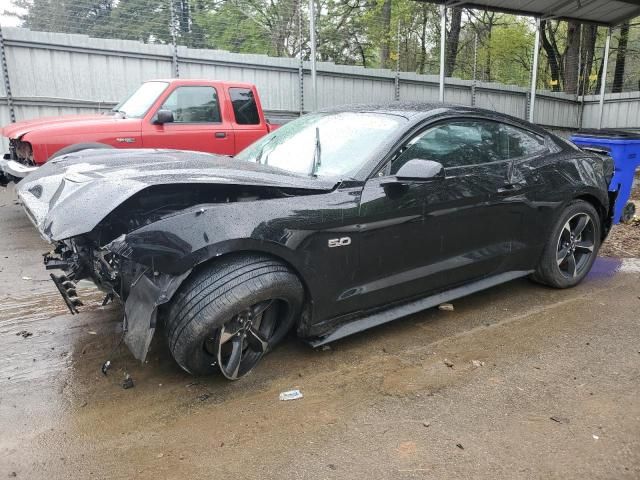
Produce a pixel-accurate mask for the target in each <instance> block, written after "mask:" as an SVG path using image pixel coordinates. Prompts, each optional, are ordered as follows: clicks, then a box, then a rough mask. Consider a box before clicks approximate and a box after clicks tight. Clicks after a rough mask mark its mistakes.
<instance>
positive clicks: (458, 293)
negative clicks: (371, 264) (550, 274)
mask: <svg viewBox="0 0 640 480" xmlns="http://www.w3.org/2000/svg"><path fill="white" fill-rule="evenodd" d="M530 273H533V270H515V271H512V272H505V273H500V274H498V275H494V276H491V277H487V278H483V279H482V280H477V281H475V282H472V283H468V284H466V285H463V286H461V287H457V288H453V289H451V290H447V291H446V292H441V293H438V294H436V295H431V296H429V297H425V298H420V299H418V300H414V301H413V302H409V303H403V304H402V305H397V306H394V307H391V308H389V309H387V310H382V311H379V312H376V313H373V314H372V315H369V316H366V317H362V318H359V319H357V320H352V321H350V322H348V323H345V324H344V325H341V326H339V327H338V328H336V329H335V330H334V331H333V332H331V333H330V334H328V335H326V336H324V337H319V338H311V339H308V340H307V343H309V344H310V345H311V346H312V347H320V346H322V345H325V344H327V343H331V342H333V341H335V340H338V339H340V338H344V337H347V336H349V335H352V334H354V333H358V332H361V331H363V330H367V329H369V328H372V327H377V326H378V325H382V324H383V323H387V322H390V321H392V320H396V319H398V318H401V317H406V316H407V315H412V314H414V313H417V312H420V311H422V310H426V309H428V308H432V307H435V306H437V305H440V304H441V303H445V302H450V301H451V300H456V299H458V298H461V297H466V296H467V295H471V294H472V293H476V292H480V291H482V290H486V289H487V288H491V287H495V286H496V285H500V284H501V283H505V282H509V281H511V280H515V279H516V278H521V277H526V276H527V275H529V274H530Z"/></svg>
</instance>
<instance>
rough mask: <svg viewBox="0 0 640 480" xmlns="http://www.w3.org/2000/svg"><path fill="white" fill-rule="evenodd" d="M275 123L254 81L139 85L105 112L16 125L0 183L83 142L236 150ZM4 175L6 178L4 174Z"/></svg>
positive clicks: (8, 133)
mask: <svg viewBox="0 0 640 480" xmlns="http://www.w3.org/2000/svg"><path fill="white" fill-rule="evenodd" d="M274 128H275V126H273V125H271V124H269V122H268V121H267V120H266V119H265V117H264V113H263V111H262V106H261V104H260V98H259V97H258V92H257V90H256V87H255V86H254V85H251V84H247V83H237V82H217V81H209V80H177V79H172V80H153V81H149V82H145V83H143V84H142V85H141V86H140V87H139V88H138V89H137V90H136V91H135V92H134V93H133V94H132V95H131V96H130V97H128V98H127V99H126V100H124V101H123V102H121V103H120V104H118V105H117V106H116V107H114V108H113V110H111V111H110V112H107V113H102V114H94V115H69V116H63V117H49V118H41V119H38V120H29V121H23V122H18V123H13V124H10V125H7V126H5V127H4V128H3V129H2V135H3V136H5V137H8V138H9V153H7V154H5V155H4V157H3V159H1V160H0V183H4V184H6V183H7V181H9V180H15V181H17V180H19V179H20V178H22V177H25V176H26V175H27V174H28V173H30V172H31V171H33V170H35V169H36V168H37V167H38V166H40V165H42V164H43V163H45V162H46V161H47V160H49V159H50V158H53V157H55V156H59V155H62V154H66V153H71V152H77V151H79V150H84V149H88V148H113V147H115V148H172V149H178V150H197V151H202V152H210V153H217V154H220V155H235V154H236V153H238V152H240V151H241V150H242V149H244V148H245V147H246V146H248V145H250V144H251V143H253V142H254V141H255V140H257V139H258V138H260V137H262V136H263V135H265V134H267V133H268V132H270V131H271V130H273V129H274ZM3 176H4V178H2V177H3Z"/></svg>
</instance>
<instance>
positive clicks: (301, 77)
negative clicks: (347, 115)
mask: <svg viewBox="0 0 640 480" xmlns="http://www.w3.org/2000/svg"><path fill="white" fill-rule="evenodd" d="M302 46H303V42H302V2H301V1H298V50H299V51H300V52H299V55H300V63H299V64H298V87H299V89H298V90H299V95H300V115H304V58H303V56H302Z"/></svg>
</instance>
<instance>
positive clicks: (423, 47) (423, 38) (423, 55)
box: [418, 4, 427, 73]
mask: <svg viewBox="0 0 640 480" xmlns="http://www.w3.org/2000/svg"><path fill="white" fill-rule="evenodd" d="M426 63H427V5H426V4H423V5H422V32H421V33H420V60H419V61H418V73H424V67H425V64H426Z"/></svg>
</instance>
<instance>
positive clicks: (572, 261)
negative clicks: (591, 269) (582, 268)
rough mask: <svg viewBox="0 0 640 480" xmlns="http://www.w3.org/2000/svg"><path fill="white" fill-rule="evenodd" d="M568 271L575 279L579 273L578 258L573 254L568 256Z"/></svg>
mask: <svg viewBox="0 0 640 480" xmlns="http://www.w3.org/2000/svg"><path fill="white" fill-rule="evenodd" d="M567 271H568V273H569V275H570V276H571V277H572V278H575V276H576V274H577V273H578V269H577V265H576V257H575V255H574V254H573V253H572V254H571V255H568V256H567Z"/></svg>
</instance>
